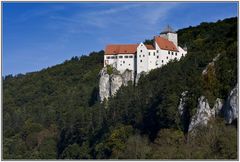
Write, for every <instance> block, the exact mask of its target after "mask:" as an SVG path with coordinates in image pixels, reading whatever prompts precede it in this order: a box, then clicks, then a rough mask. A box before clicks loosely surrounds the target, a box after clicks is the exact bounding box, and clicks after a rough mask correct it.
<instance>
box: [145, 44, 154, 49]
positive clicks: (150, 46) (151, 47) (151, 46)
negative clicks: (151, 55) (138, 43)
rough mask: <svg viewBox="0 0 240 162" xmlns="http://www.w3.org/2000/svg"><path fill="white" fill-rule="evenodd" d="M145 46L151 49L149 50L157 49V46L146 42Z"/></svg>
mask: <svg viewBox="0 0 240 162" xmlns="http://www.w3.org/2000/svg"><path fill="white" fill-rule="evenodd" d="M145 46H146V47H147V49H149V50H155V48H154V47H153V45H150V44H145Z"/></svg>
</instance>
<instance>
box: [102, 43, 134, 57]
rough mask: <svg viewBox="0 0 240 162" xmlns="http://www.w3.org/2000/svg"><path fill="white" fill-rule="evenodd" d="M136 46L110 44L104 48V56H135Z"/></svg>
mask: <svg viewBox="0 0 240 162" xmlns="http://www.w3.org/2000/svg"><path fill="white" fill-rule="evenodd" d="M137 47H138V44H110V45H107V46H106V49H105V55H116V54H135V53H136V52H137Z"/></svg>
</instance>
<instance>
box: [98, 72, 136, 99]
mask: <svg viewBox="0 0 240 162" xmlns="http://www.w3.org/2000/svg"><path fill="white" fill-rule="evenodd" d="M99 75H100V80H99V97H100V101H101V102H103V101H104V99H106V100H107V99H108V98H109V97H111V96H114V95H115V94H116V93H117V91H118V89H119V88H120V87H121V86H122V85H124V86H126V85H127V84H128V82H129V81H133V74H132V71H131V70H126V71H124V72H123V73H122V74H120V73H119V72H115V70H114V72H113V73H112V74H108V72H107V67H104V68H103V69H102V70H101V71H100V73H99Z"/></svg>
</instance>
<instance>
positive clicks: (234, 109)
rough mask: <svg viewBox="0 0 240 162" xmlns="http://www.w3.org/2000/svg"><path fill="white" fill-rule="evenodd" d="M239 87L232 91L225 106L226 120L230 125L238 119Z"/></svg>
mask: <svg viewBox="0 0 240 162" xmlns="http://www.w3.org/2000/svg"><path fill="white" fill-rule="evenodd" d="M237 87H238V86H237V85H236V86H235V88H234V89H233V90H231V92H230V94H229V96H228V98H227V101H226V103H225V105H224V110H223V113H224V118H225V120H226V122H227V123H228V124H231V123H232V121H233V120H235V119H237V118H238V88H237Z"/></svg>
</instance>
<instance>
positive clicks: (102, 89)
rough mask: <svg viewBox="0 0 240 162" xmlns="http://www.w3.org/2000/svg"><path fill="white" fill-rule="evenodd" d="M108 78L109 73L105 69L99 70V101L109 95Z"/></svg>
mask: <svg viewBox="0 0 240 162" xmlns="http://www.w3.org/2000/svg"><path fill="white" fill-rule="evenodd" d="M109 80H110V75H109V74H108V73H107V69H106V68H103V69H102V70H101V71H100V79H99V97H100V101H101V102H102V101H103V100H104V99H107V98H108V97H109V96H110V82H109Z"/></svg>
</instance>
